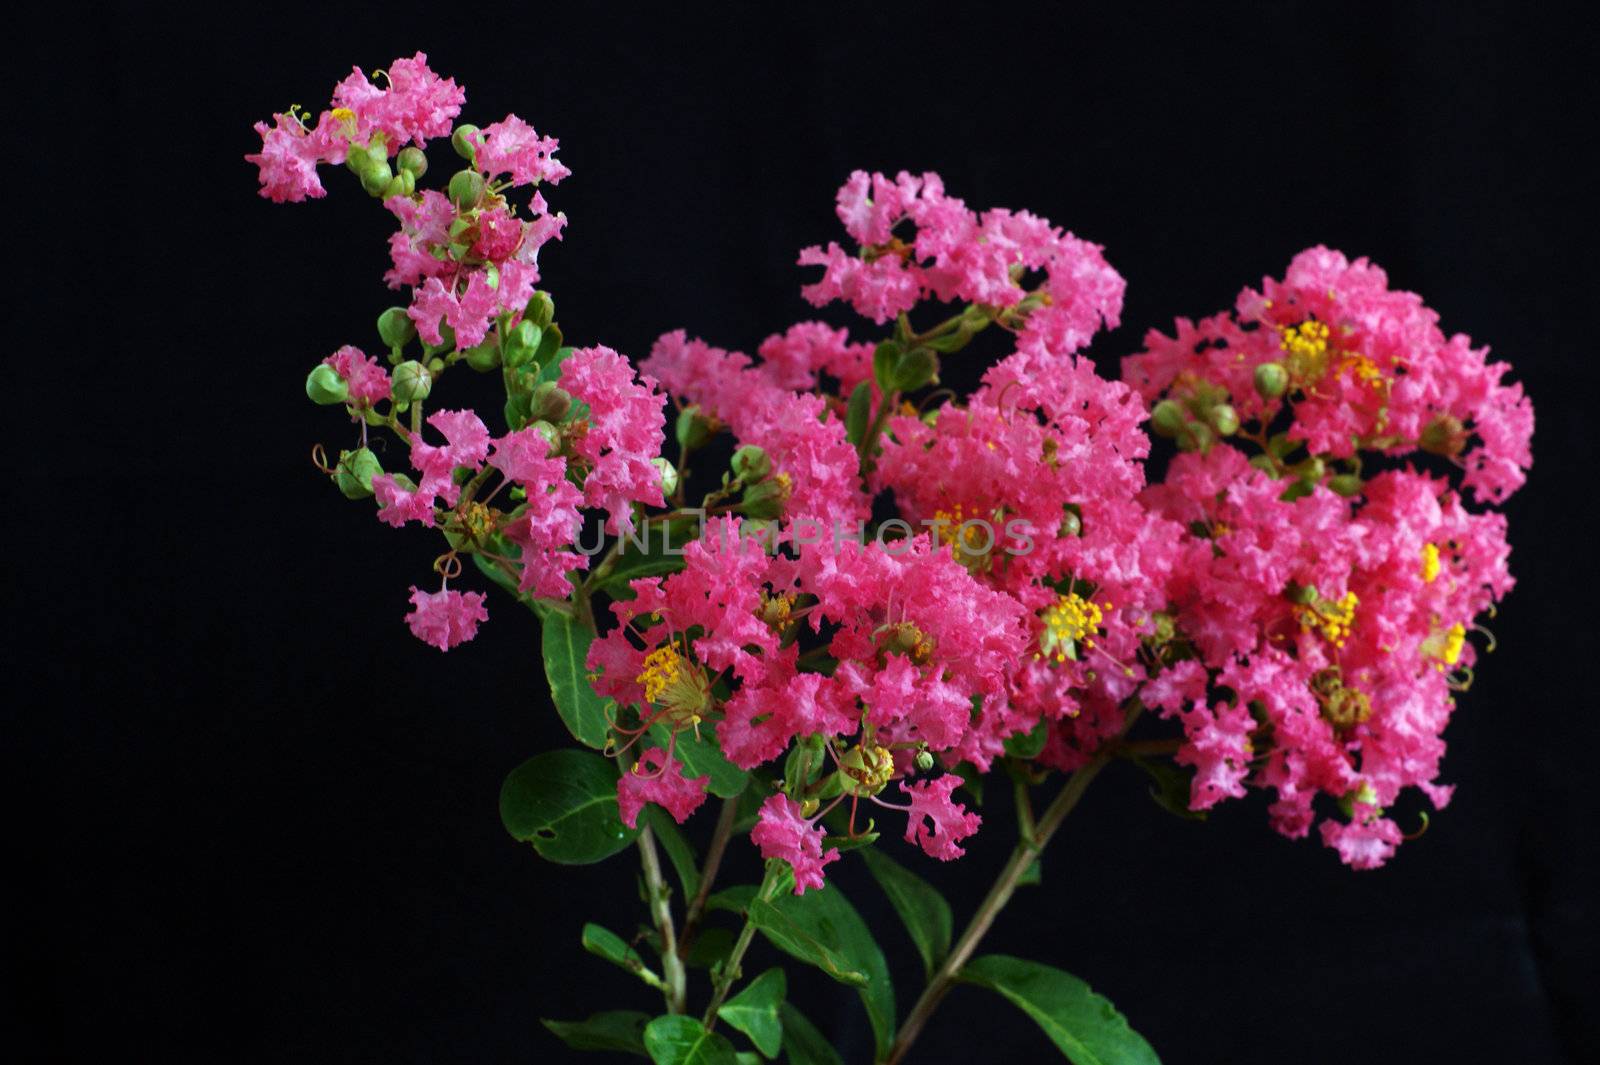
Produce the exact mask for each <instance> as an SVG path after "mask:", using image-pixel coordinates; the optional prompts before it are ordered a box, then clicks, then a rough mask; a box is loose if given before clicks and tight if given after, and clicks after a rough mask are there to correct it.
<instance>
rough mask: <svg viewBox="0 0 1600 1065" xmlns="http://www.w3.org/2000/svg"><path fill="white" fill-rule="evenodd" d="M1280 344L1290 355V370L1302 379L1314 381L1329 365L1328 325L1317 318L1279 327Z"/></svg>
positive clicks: (1288, 360)
mask: <svg viewBox="0 0 1600 1065" xmlns="http://www.w3.org/2000/svg"><path fill="white" fill-rule="evenodd" d="M1278 333H1279V338H1278V346H1279V347H1281V348H1283V350H1284V353H1285V354H1286V355H1287V356H1288V359H1287V360H1286V361H1287V362H1288V363H1289V372H1290V374H1291V375H1293V376H1294V377H1296V378H1298V379H1300V380H1302V381H1314V380H1316V379H1317V378H1319V377H1321V376H1322V373H1323V371H1324V370H1326V369H1327V366H1328V327H1327V326H1326V325H1325V324H1324V323H1322V322H1319V321H1317V320H1316V319H1315V318H1307V319H1306V320H1305V321H1303V322H1301V323H1300V324H1299V325H1288V326H1280V327H1279V328H1278Z"/></svg>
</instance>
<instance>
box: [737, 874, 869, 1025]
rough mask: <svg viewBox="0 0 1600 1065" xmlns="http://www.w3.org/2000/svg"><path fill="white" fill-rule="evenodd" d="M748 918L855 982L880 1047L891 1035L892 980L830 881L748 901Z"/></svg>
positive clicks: (795, 951) (802, 956)
mask: <svg viewBox="0 0 1600 1065" xmlns="http://www.w3.org/2000/svg"><path fill="white" fill-rule="evenodd" d="M749 913H750V921H751V923H752V924H754V925H755V926H756V927H757V928H758V929H760V930H761V932H762V934H764V935H765V936H766V937H767V939H769V940H770V941H771V942H772V945H773V946H775V947H777V948H778V949H779V950H781V951H783V952H784V953H786V954H789V955H791V956H792V957H795V958H798V959H799V960H801V961H803V962H807V963H809V964H811V965H815V966H817V967H818V968H819V969H821V970H822V971H823V972H825V973H827V974H828V975H829V976H831V977H833V978H834V979H835V980H838V981H839V982H840V983H843V984H850V985H851V986H853V987H855V988H857V991H858V993H859V994H860V995H861V1002H862V1004H863V1005H865V1006H866V1008H867V1019H868V1020H869V1021H871V1023H872V1032H873V1035H874V1036H875V1037H876V1040H877V1047H878V1051H879V1052H880V1053H882V1052H884V1051H886V1050H888V1048H889V1043H890V1041H891V1040H892V1039H893V1038H894V1022H895V1014H894V985H892V984H891V983H890V982H889V966H888V964H887V963H886V962H885V961H884V959H883V951H882V950H880V949H879V948H878V944H877V943H876V942H875V941H874V940H873V938H872V933H871V931H869V930H868V928H867V924H866V922H865V921H863V920H862V919H861V915H860V914H859V913H857V912H856V909H855V907H854V906H852V905H850V902H849V900H848V899H846V898H845V897H844V895H843V893H841V892H840V891H839V889H838V888H837V887H836V886H835V885H833V884H827V885H825V886H823V887H821V888H813V889H812V890H810V891H807V892H806V893H805V894H804V895H780V896H779V897H778V898H777V900H776V901H774V902H765V901H763V900H762V899H760V898H756V899H754V900H753V901H752V902H751V903H750V910H749Z"/></svg>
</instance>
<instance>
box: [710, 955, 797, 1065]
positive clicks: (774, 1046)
mask: <svg viewBox="0 0 1600 1065" xmlns="http://www.w3.org/2000/svg"><path fill="white" fill-rule="evenodd" d="M787 990H788V985H787V983H786V982H785V980H784V978H783V970H782V969H768V970H767V971H766V972H764V973H762V974H761V975H760V976H758V977H756V978H755V979H754V980H752V981H750V983H749V984H748V985H746V987H745V989H744V990H743V991H741V992H739V993H738V994H737V995H734V996H733V997H732V998H730V999H729V1000H728V1001H726V1002H724V1003H723V1004H722V1005H721V1006H720V1007H718V1009H717V1016H718V1017H721V1018H722V1019H723V1020H725V1021H727V1022H728V1024H730V1025H731V1026H732V1027H734V1028H736V1029H738V1030H739V1031H741V1032H743V1033H744V1034H745V1035H747V1036H749V1037H750V1042H752V1043H754V1044H755V1047H756V1049H757V1050H759V1051H761V1053H763V1054H765V1055H766V1056H767V1057H769V1058H775V1057H777V1056H778V1050H779V1049H780V1048H781V1046H782V1043H783V1022H782V1021H781V1020H779V1019H778V1007H779V1006H781V1005H783V996H784V995H785V994H786V993H787Z"/></svg>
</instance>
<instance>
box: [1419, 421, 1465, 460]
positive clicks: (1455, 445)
mask: <svg viewBox="0 0 1600 1065" xmlns="http://www.w3.org/2000/svg"><path fill="white" fill-rule="evenodd" d="M1417 446H1418V447H1420V448H1422V450H1424V451H1426V452H1427V453H1428V454H1430V455H1444V456H1445V457H1447V458H1454V457H1456V456H1457V455H1459V454H1461V452H1462V451H1463V450H1465V449H1466V446H1467V430H1466V426H1464V425H1462V424H1461V420H1460V419H1459V418H1456V417H1455V416H1454V415H1450V414H1441V415H1439V416H1438V417H1436V418H1434V419H1433V421H1431V422H1429V423H1428V425H1427V427H1426V428H1424V429H1423V430H1422V435H1421V437H1419V438H1418V439H1417Z"/></svg>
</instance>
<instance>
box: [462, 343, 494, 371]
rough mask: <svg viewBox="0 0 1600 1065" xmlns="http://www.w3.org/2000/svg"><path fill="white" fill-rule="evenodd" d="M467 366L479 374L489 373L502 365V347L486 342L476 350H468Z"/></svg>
mask: <svg viewBox="0 0 1600 1065" xmlns="http://www.w3.org/2000/svg"><path fill="white" fill-rule="evenodd" d="M467 365H468V366H470V367H472V368H473V369H474V370H477V371H478V372H479V373H488V372H489V371H490V370H493V369H495V368H496V367H498V366H499V365H500V345H499V344H496V343H495V342H494V341H492V340H485V341H484V342H483V343H482V344H479V345H478V346H477V347H475V348H468V349H467Z"/></svg>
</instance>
